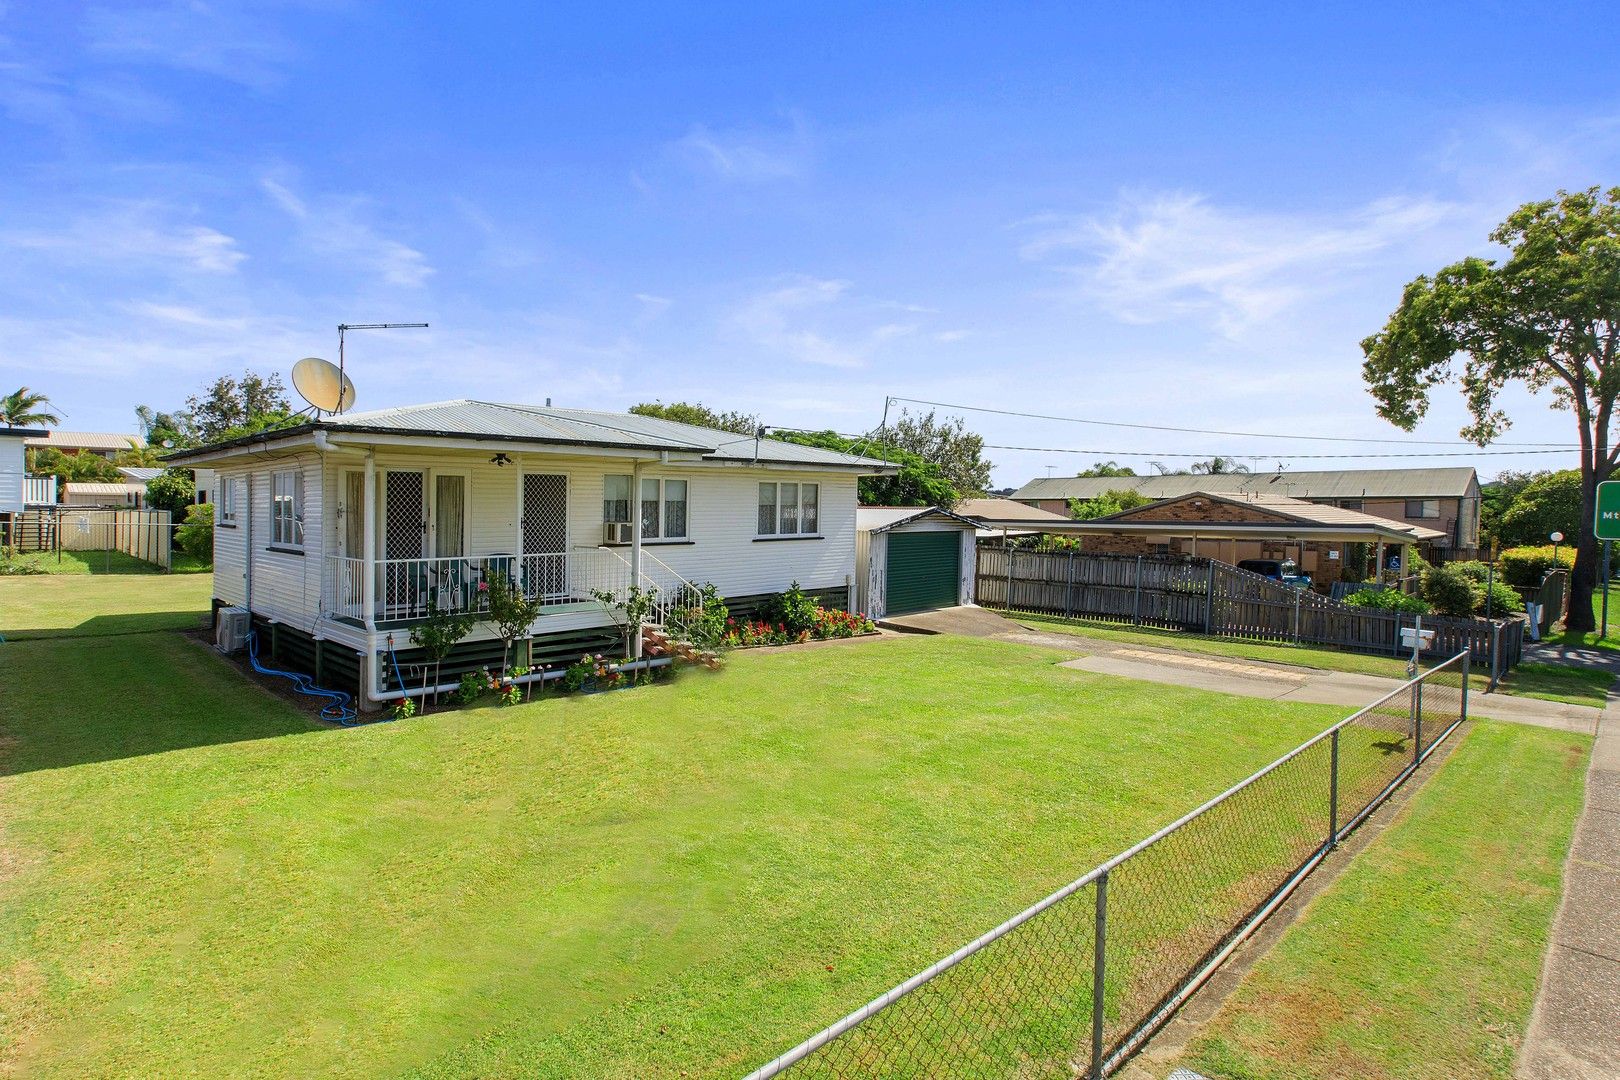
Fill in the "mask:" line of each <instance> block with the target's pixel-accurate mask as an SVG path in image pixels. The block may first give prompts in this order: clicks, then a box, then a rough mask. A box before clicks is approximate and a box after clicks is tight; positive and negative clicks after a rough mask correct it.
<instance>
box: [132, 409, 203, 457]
mask: <svg viewBox="0 0 1620 1080" xmlns="http://www.w3.org/2000/svg"><path fill="white" fill-rule="evenodd" d="M135 419H136V420H137V421H138V422H139V423H140V426H141V434H142V435H144V436H146V443H147V445H148V446H157V447H165V448H168V447H181V446H195V445H196V443H197V437H196V435H195V434H194V432H193V430H192V422H191V414H190V413H187V412H172V413H168V412H158V411H157V410H155V409H153V408H152V406H150V405H137V406H135Z"/></svg>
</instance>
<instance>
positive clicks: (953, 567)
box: [886, 529, 962, 615]
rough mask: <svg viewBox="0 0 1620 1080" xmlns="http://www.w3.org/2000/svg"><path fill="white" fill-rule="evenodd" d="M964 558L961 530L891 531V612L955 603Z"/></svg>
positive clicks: (889, 583)
mask: <svg viewBox="0 0 1620 1080" xmlns="http://www.w3.org/2000/svg"><path fill="white" fill-rule="evenodd" d="M961 560H962V533H961V532H960V531H959V530H956V529H952V530H951V531H949V532H901V533H890V534H889V565H888V586H887V587H888V603H887V605H886V606H887V612H888V614H890V615H905V614H907V613H908V612H913V611H927V610H928V609H929V608H940V607H952V606H954V605H955V604H956V601H957V596H958V592H957V590H958V585H957V574H958V572H959V571H960V570H961Z"/></svg>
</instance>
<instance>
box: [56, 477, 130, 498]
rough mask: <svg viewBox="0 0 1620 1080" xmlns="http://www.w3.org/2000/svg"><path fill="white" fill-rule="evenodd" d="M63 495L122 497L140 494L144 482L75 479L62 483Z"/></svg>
mask: <svg viewBox="0 0 1620 1080" xmlns="http://www.w3.org/2000/svg"><path fill="white" fill-rule="evenodd" d="M62 491H63V494H65V495H93V496H95V497H96V498H98V499H99V498H117V499H122V498H124V497H126V496H129V495H140V494H142V493H143V492H145V491H146V485H145V484H134V483H131V484H114V483H100V482H97V481H90V480H75V481H73V482H72V483H69V484H65V485H63V488H62Z"/></svg>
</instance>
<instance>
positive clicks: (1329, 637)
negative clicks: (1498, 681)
mask: <svg viewBox="0 0 1620 1080" xmlns="http://www.w3.org/2000/svg"><path fill="white" fill-rule="evenodd" d="M975 589H976V592H975V596H976V597H977V599H978V602H979V603H980V604H981V605H984V606H986V607H996V608H1006V609H1008V610H1012V611H1029V612H1038V613H1042V614H1048V615H1062V616H1066V617H1069V618H1082V619H1100V620H1106V621H1110V622H1122V623H1129V624H1131V625H1133V626H1153V627H1159V628H1162V629H1167V630H1192V631H1196V632H1198V633H1202V634H1210V635H1213V636H1216V637H1230V638H1240V639H1242V640H1245V641H1260V642H1271V643H1278V644H1287V645H1327V646H1332V647H1334V648H1340V649H1348V650H1352V651H1354V652H1365V653H1383V654H1384V655H1386V656H1402V655H1405V653H1406V650H1403V649H1402V647H1401V631H1402V630H1403V629H1410V628H1411V627H1412V626H1413V624H1414V622H1415V617H1414V616H1412V615H1407V614H1404V613H1401V612H1393V611H1378V610H1375V609H1372V608H1360V607H1353V606H1351V605H1350V604H1346V603H1343V602H1342V601H1339V600H1333V599H1330V598H1328V597H1326V596H1320V595H1318V594H1316V593H1313V592H1310V591H1308V590H1301V589H1296V588H1293V587H1292V586H1289V585H1284V584H1282V583H1281V582H1277V581H1273V580H1271V579H1270V578H1266V577H1261V576H1260V575H1258V574H1251V573H1249V572H1248V571H1247V570H1239V569H1238V568H1237V567H1235V566H1232V565H1230V564H1228V563H1223V562H1218V561H1216V560H1214V559H1207V558H1188V557H1177V556H1148V555H1143V556H1131V555H1096V554H1086V553H1082V552H1072V551H1071V552H1044V551H1018V550H1015V549H1009V548H1003V547H997V546H988V545H986V546H981V547H980V548H979V549H978V566H977V581H976V583H975ZM1423 629H1424V630H1433V631H1434V632H1435V633H1434V639H1433V641H1431V642H1430V644H1429V647H1428V648H1427V649H1425V650H1424V652H1425V654H1426V655H1432V656H1436V657H1450V656H1456V655H1457V654H1458V653H1460V652H1462V651H1463V650H1465V649H1466V650H1468V652H1469V653H1470V655H1471V657H1472V659H1473V661H1474V662H1475V663H1477V664H1479V665H1481V666H1482V667H1483V669H1484V670H1485V671H1487V672H1489V673H1491V675H1492V678H1493V681H1494V678H1495V677H1496V676H1498V675H1500V674H1501V673H1503V672H1506V671H1508V670H1510V669H1511V668H1512V667H1513V666H1514V665H1516V664H1517V663H1518V662H1519V659H1520V657H1521V654H1522V651H1523V643H1524V620H1523V619H1522V618H1513V619H1491V620H1486V619H1456V618H1448V617H1444V616H1437V615H1426V616H1423Z"/></svg>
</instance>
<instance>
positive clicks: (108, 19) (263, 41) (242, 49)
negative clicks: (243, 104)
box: [85, 0, 293, 90]
mask: <svg viewBox="0 0 1620 1080" xmlns="http://www.w3.org/2000/svg"><path fill="white" fill-rule="evenodd" d="M85 32H86V36H87V38H88V44H89V49H90V52H91V53H92V54H95V55H97V56H101V57H103V58H106V59H110V60H115V61H124V62H131V63H143V64H153V65H158V66H162V67H169V68H175V69H178V70H181V71H192V72H196V73H198V74H202V75H209V76H212V77H214V78H218V79H224V80H226V81H229V82H234V83H238V84H240V85H242V86H247V87H251V88H254V89H259V90H264V89H268V88H270V87H272V86H275V85H276V84H277V83H279V82H280V81H281V71H282V69H283V67H284V66H285V64H286V63H287V62H288V61H289V60H291V59H292V55H293V49H292V47H291V45H290V44H289V43H288V41H287V40H286V38H285V37H284V36H283V35H282V34H281V33H279V32H278V31H277V30H276V29H275V28H274V27H273V26H271V25H270V23H269V22H268V21H267V20H265V19H262V18H255V17H254V16H253V15H252V14H251V12H249V11H246V10H244V9H243V8H242V7H241V6H240V5H237V4H212V3H204V2H202V0H171V2H169V3H161V4H151V5H147V6H132V5H123V6H119V7H116V8H114V7H93V8H91V9H90V10H89V11H87V12H86V13H85Z"/></svg>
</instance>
